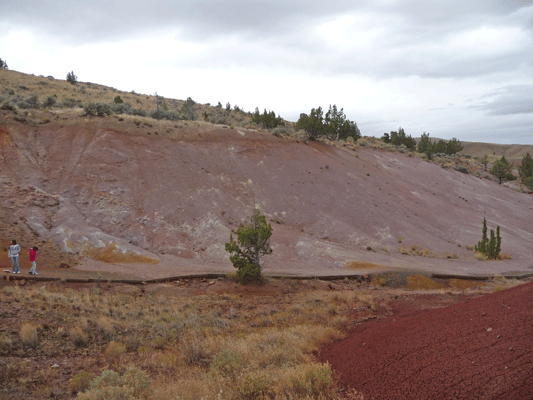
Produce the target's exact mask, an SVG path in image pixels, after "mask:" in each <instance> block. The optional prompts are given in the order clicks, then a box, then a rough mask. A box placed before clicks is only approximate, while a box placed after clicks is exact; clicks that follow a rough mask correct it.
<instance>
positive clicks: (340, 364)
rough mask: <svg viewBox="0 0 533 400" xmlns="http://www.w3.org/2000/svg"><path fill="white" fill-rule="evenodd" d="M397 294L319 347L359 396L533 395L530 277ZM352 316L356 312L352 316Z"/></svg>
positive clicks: (344, 385) (342, 380)
mask: <svg viewBox="0 0 533 400" xmlns="http://www.w3.org/2000/svg"><path fill="white" fill-rule="evenodd" d="M439 297H440V296H436V295H423V296H418V297H417V298H412V297H411V298H406V297H400V298H398V299H396V300H394V301H393V302H392V303H391V304H390V306H391V313H390V315H386V316H382V317H381V318H376V319H373V320H371V321H365V322H360V323H357V324H356V325H355V326H354V327H353V329H352V330H351V331H350V333H349V335H348V337H347V338H346V339H344V340H342V341H339V342H335V343H330V344H328V345H326V346H324V348H323V349H322V350H321V352H320V360H321V361H324V362H326V361H327V362H329V363H330V364H331V366H332V368H333V370H334V371H335V372H336V374H337V375H338V379H339V385H340V386H341V387H342V388H345V389H346V391H348V389H349V388H352V389H356V390H358V391H360V392H362V393H363V395H364V396H365V399H375V400H379V399H474V398H475V399H502V400H503V399H505V400H514V399H516V400H519V399H520V400H522V399H532V398H533V395H532V393H533V371H532V369H531V366H532V365H533V350H532V349H533V347H532V346H533V330H532V329H531V327H532V326H533V313H532V311H531V310H532V309H533V282H529V283H527V284H523V285H520V286H517V287H515V288H512V289H509V290H503V291H499V292H496V293H493V294H488V295H486V296H483V297H479V298H471V297H470V296H463V297H459V298H458V300H459V302H458V303H457V304H454V305H450V306H448V307H445V308H440V309H429V310H427V309H423V308H425V307H430V308H431V307H435V306H437V305H438V304H439V303H441V299H440V298H439ZM357 317H358V316H357V315H356V318H357Z"/></svg>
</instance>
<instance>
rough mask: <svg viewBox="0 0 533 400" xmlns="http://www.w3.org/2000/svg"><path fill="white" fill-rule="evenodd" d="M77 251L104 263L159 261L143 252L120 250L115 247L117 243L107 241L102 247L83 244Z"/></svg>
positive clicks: (153, 262) (157, 262)
mask: <svg viewBox="0 0 533 400" xmlns="http://www.w3.org/2000/svg"><path fill="white" fill-rule="evenodd" d="M80 247H81V246H80ZM79 251H80V255H81V256H83V257H90V258H93V259H95V260H99V261H103V262H106V263H146V264H159V263H160V261H159V260H158V259H156V258H152V257H148V256H146V255H144V254H140V253H137V252H134V251H121V250H120V249H118V248H117V245H116V243H114V242H111V243H108V244H106V245H105V246H103V247H95V246H92V245H88V244H85V245H84V246H82V247H81V248H80V249H79Z"/></svg>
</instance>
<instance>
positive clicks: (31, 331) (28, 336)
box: [19, 322, 39, 346]
mask: <svg viewBox="0 0 533 400" xmlns="http://www.w3.org/2000/svg"><path fill="white" fill-rule="evenodd" d="M19 334H20V339H21V340H22V343H24V344H26V345H29V346H37V343H38V342H39V337H38V334H37V326H36V325H34V324H33V323H31V322H24V323H23V324H22V325H21V327H20V332H19Z"/></svg>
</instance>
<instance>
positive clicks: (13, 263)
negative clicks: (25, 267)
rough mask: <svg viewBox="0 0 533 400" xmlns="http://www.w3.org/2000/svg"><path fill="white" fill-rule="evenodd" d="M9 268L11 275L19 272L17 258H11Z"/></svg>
mask: <svg viewBox="0 0 533 400" xmlns="http://www.w3.org/2000/svg"><path fill="white" fill-rule="evenodd" d="M11 268H13V273H16V272H20V268H19V256H16V257H11Z"/></svg>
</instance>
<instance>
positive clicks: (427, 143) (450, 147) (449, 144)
mask: <svg viewBox="0 0 533 400" xmlns="http://www.w3.org/2000/svg"><path fill="white" fill-rule="evenodd" d="M416 150H417V151H418V152H419V153H424V154H425V155H426V156H427V158H428V159H430V160H431V158H432V157H433V154H439V153H440V154H447V155H449V156H451V155H453V154H456V153H458V152H460V151H461V150H463V145H462V144H461V142H460V141H459V140H457V139H456V138H453V139H451V140H448V141H445V140H439V141H438V142H434V143H433V142H431V139H430V137H429V133H426V132H424V133H423V134H422V136H421V137H420V141H419V142H418V146H417V149H416Z"/></svg>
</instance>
